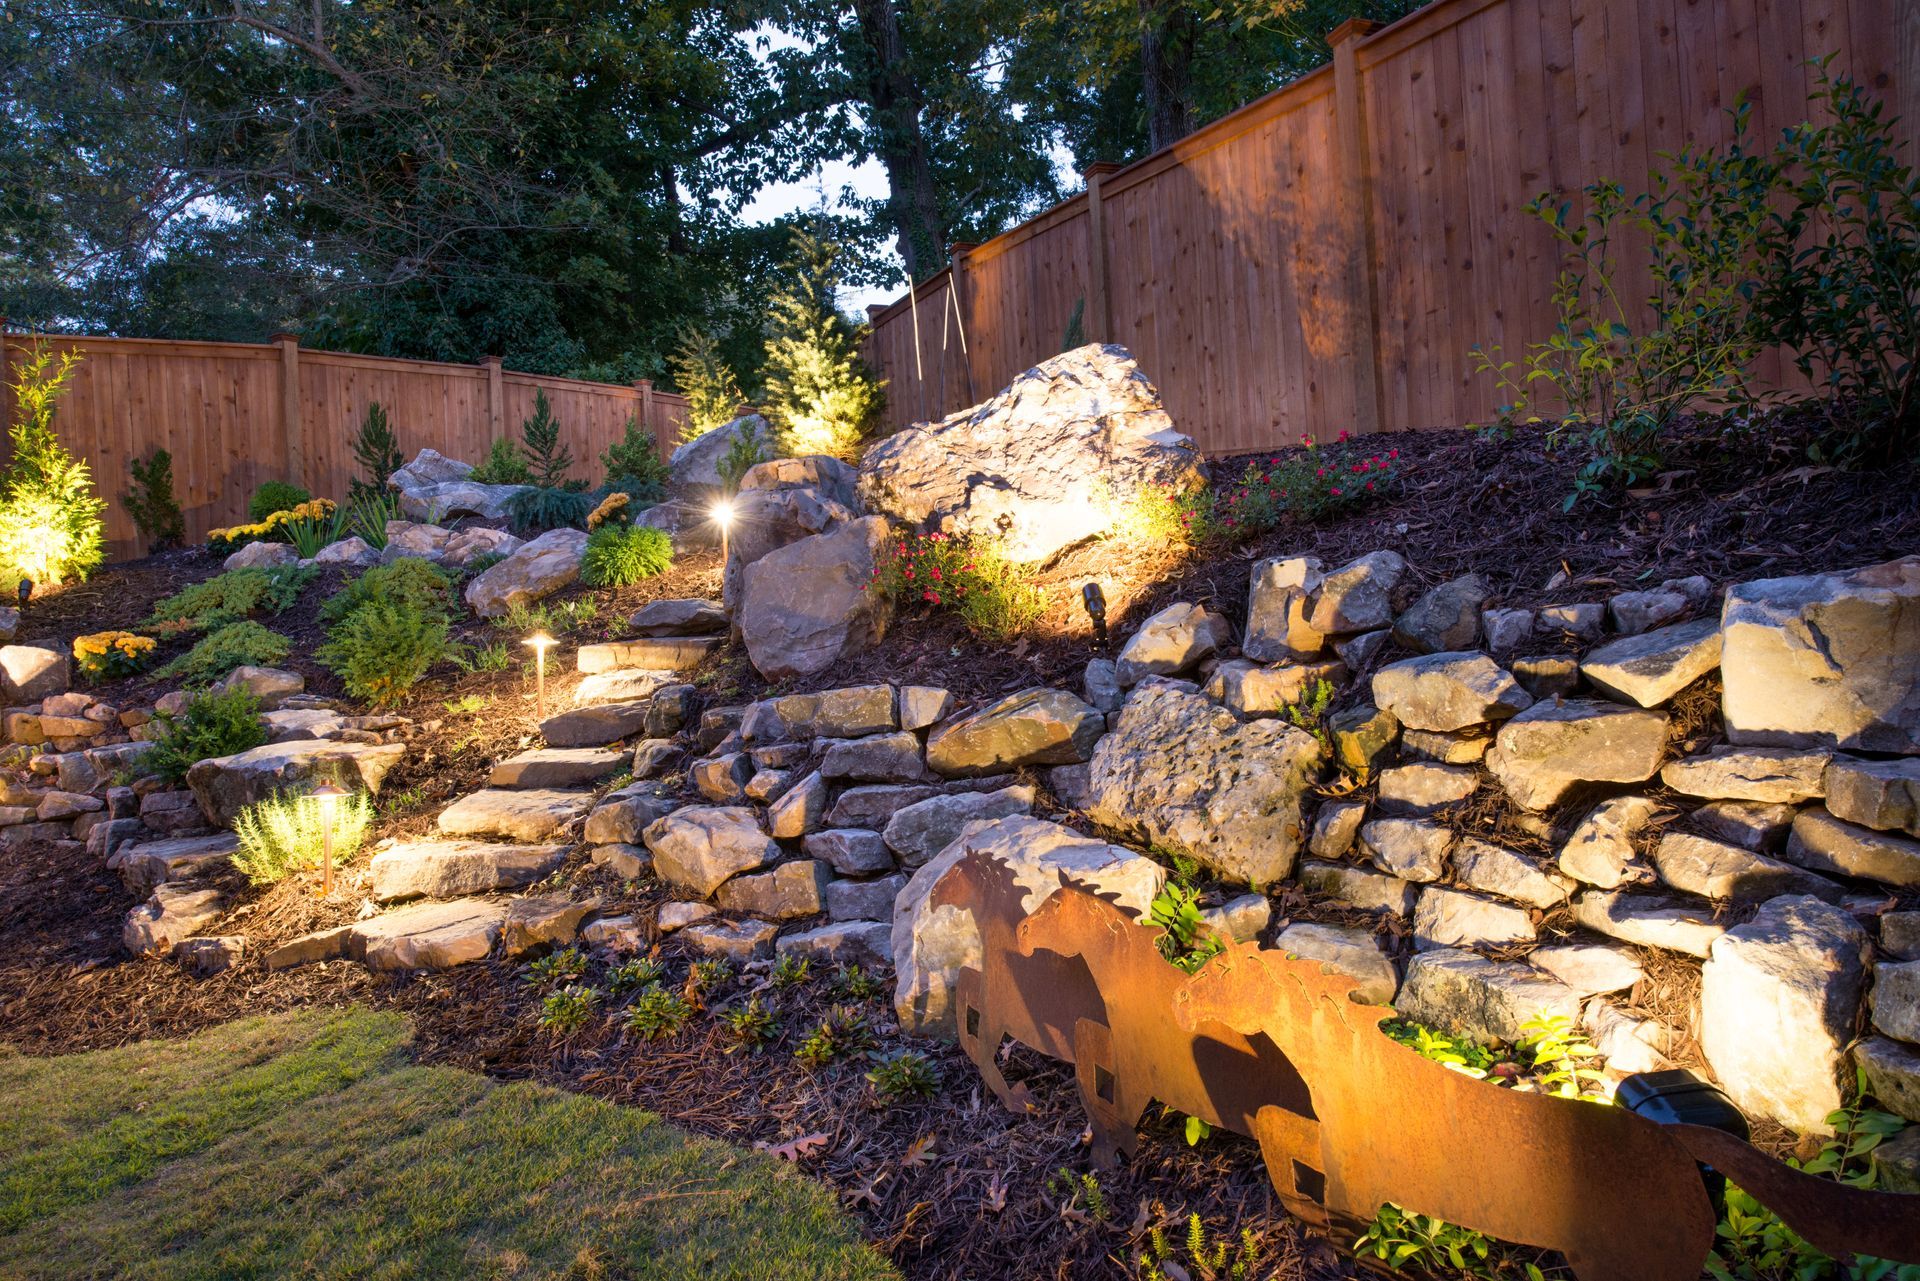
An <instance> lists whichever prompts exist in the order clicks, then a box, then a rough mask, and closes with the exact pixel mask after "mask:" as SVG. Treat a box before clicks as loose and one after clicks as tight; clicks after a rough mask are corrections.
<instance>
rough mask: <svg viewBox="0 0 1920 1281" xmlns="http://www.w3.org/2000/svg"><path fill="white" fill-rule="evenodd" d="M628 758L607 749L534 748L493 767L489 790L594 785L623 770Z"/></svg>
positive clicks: (621, 753) (489, 779)
mask: <svg viewBox="0 0 1920 1281" xmlns="http://www.w3.org/2000/svg"><path fill="white" fill-rule="evenodd" d="M626 764H627V754H626V753H625V752H618V751H614V750H613V749H611V748H606V747H536V748H534V749H533V750H532V751H529V752H522V753H520V754H519V755H518V756H509V757H508V758H507V759H506V760H504V761H501V762H499V763H498V764H497V765H495V766H494V767H493V773H492V774H490V775H488V777H487V785H488V786H489V787H511V788H536V787H537V788H552V787H578V786H581V785H583V784H587V783H597V782H599V781H600V780H601V779H603V778H606V777H608V776H609V775H612V774H617V773H619V772H620V771H621V770H622V769H624V768H626Z"/></svg>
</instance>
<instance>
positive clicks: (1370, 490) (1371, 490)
mask: <svg viewBox="0 0 1920 1281" xmlns="http://www.w3.org/2000/svg"><path fill="white" fill-rule="evenodd" d="M1367 492H1369V493H1371V492H1373V482H1372V481H1368V482H1367Z"/></svg>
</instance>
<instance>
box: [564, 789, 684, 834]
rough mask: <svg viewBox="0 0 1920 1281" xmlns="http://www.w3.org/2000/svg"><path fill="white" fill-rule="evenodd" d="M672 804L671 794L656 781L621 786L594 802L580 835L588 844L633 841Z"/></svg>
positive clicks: (669, 810)
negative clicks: (645, 784) (654, 782)
mask: <svg viewBox="0 0 1920 1281" xmlns="http://www.w3.org/2000/svg"><path fill="white" fill-rule="evenodd" d="M674 805H675V802H674V800H673V798H672V797H671V796H668V795H665V794H664V791H663V790H660V789H658V788H657V785H656V787H655V788H648V787H642V786H635V787H632V788H622V789H621V790H620V791H618V792H615V793H613V794H611V795H609V796H608V797H607V798H606V799H605V800H604V801H602V802H601V803H600V804H599V805H596V806H594V808H593V810H592V812H591V813H589V814H588V815H587V822H586V826H585V827H583V828H582V829H581V832H580V836H581V839H582V840H584V841H586V842H587V843H588V844H589V845H636V844H638V843H639V842H640V840H641V834H642V833H643V832H645V831H646V830H647V828H648V827H650V826H651V825H652V824H653V823H655V822H656V821H658V820H659V819H661V818H663V817H665V816H666V815H668V814H671V813H672V812H673V810H674Z"/></svg>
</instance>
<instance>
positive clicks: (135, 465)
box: [121, 449, 187, 552]
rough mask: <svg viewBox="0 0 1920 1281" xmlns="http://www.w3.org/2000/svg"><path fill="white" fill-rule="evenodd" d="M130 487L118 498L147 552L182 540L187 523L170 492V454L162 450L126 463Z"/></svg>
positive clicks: (178, 501) (163, 548) (178, 503)
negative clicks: (144, 541) (125, 493)
mask: <svg viewBox="0 0 1920 1281" xmlns="http://www.w3.org/2000/svg"><path fill="white" fill-rule="evenodd" d="M130 469H131V470H132V472H133V488H132V489H130V490H128V491H127V495H126V497H125V498H123V499H122V500H121V502H122V503H124V504H125V505H126V509H127V515H129V516H131V517H133V525H134V528H135V529H138V530H139V531H140V536H141V537H142V538H144V539H146V540H147V550H148V551H149V552H163V551H166V550H167V549H168V548H171V547H179V546H180V545H181V544H183V543H184V542H186V538H187V523H186V520H185V519H184V518H183V517H182V516H181V514H180V500H179V499H178V498H175V497H174V494H173V455H172V454H170V453H168V452H167V451H166V450H164V449H156V450H154V451H153V457H151V458H149V459H147V461H146V462H144V463H143V462H141V461H140V460H139V459H138V458H136V459H134V460H133V462H132V463H131V464H130Z"/></svg>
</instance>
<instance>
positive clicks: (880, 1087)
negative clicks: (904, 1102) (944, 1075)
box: [867, 1050, 940, 1103]
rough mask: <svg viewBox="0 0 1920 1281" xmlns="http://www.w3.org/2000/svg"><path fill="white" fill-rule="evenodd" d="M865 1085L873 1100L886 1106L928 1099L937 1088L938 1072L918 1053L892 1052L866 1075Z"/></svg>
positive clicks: (938, 1085)
mask: <svg viewBox="0 0 1920 1281" xmlns="http://www.w3.org/2000/svg"><path fill="white" fill-rule="evenodd" d="M867 1084H868V1085H869V1086H871V1087H873V1093H874V1095H875V1097H877V1098H879V1099H882V1100H884V1101H885V1102H888V1103H896V1102H898V1101H900V1100H901V1099H926V1098H932V1097H933V1092H934V1091H935V1090H937V1089H939V1088H940V1071H939V1069H938V1068H936V1067H934V1065H933V1060H932V1059H930V1058H928V1057H927V1056H926V1055H924V1054H922V1053H921V1052H920V1051H918V1050H896V1051H895V1052H894V1053H892V1054H889V1055H887V1056H886V1057H885V1058H883V1059H881V1060H880V1061H879V1062H877V1063H875V1064H874V1065H873V1067H872V1068H871V1069H870V1070H869V1071H868V1072H867Z"/></svg>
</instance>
